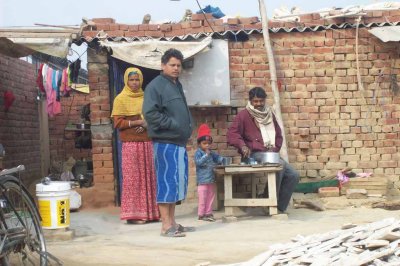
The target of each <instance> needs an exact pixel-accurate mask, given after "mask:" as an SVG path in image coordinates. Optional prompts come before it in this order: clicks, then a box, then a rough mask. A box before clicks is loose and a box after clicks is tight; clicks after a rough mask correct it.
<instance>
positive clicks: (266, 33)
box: [258, 0, 289, 162]
mask: <svg viewBox="0 0 400 266" xmlns="http://www.w3.org/2000/svg"><path fill="white" fill-rule="evenodd" d="M258 3H259V7H260V15H261V23H262V29H263V37H264V45H265V49H266V51H267V56H268V66H269V72H270V74H271V79H270V82H271V88H272V93H273V94H274V105H275V111H276V116H277V117H276V118H277V119H278V123H279V125H280V126H281V131H282V137H283V143H282V148H281V152H280V153H281V156H282V158H283V159H284V160H285V161H286V162H289V156H288V152H287V145H286V134H285V127H284V126H283V120H282V113H281V102H280V97H279V90H278V82H277V78H276V66H275V59H274V53H273V52H272V46H271V41H270V38H269V31H268V18H267V10H266V7H265V4H264V0H258Z"/></svg>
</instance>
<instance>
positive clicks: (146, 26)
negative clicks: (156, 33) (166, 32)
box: [139, 24, 149, 31]
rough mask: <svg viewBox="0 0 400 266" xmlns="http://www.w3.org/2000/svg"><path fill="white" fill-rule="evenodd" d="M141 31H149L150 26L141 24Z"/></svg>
mask: <svg viewBox="0 0 400 266" xmlns="http://www.w3.org/2000/svg"><path fill="white" fill-rule="evenodd" d="M139 30H140V31H145V30H149V24H140V25H139Z"/></svg>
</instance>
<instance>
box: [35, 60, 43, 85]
mask: <svg viewBox="0 0 400 266" xmlns="http://www.w3.org/2000/svg"><path fill="white" fill-rule="evenodd" d="M43 66H44V64H43V63H41V64H40V66H39V69H38V72H37V77H36V85H37V86H38V87H39V90H40V91H41V92H45V90H44V86H43V74H42V71H43Z"/></svg>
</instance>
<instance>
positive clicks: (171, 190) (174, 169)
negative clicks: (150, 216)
mask: <svg viewBox="0 0 400 266" xmlns="http://www.w3.org/2000/svg"><path fill="white" fill-rule="evenodd" d="M153 148H154V167H155V171H156V177H157V203H175V202H177V201H180V200H184V199H185V198H186V193H187V187H188V173H189V167H188V156H187V152H186V148H185V147H181V146H178V145H175V144H167V143H160V142H153Z"/></svg>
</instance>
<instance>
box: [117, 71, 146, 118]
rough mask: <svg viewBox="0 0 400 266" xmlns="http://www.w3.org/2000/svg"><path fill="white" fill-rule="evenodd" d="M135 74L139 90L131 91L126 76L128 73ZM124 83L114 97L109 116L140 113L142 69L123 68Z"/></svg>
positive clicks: (127, 76) (141, 104)
mask: <svg viewBox="0 0 400 266" xmlns="http://www.w3.org/2000/svg"><path fill="white" fill-rule="evenodd" d="M132 74H137V75H138V76H139V80H140V85H139V91H138V92H133V91H132V89H131V88H129V87H128V78H129V75H132ZM124 83H125V86H124V88H123V89H122V91H121V93H120V94H118V95H117V97H115V99H114V105H113V110H112V113H111V117H113V116H119V115H123V116H132V115H139V114H142V106H143V95H144V93H143V89H142V85H143V74H142V71H140V69H138V68H134V67H130V68H128V69H126V70H125V74H124Z"/></svg>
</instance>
